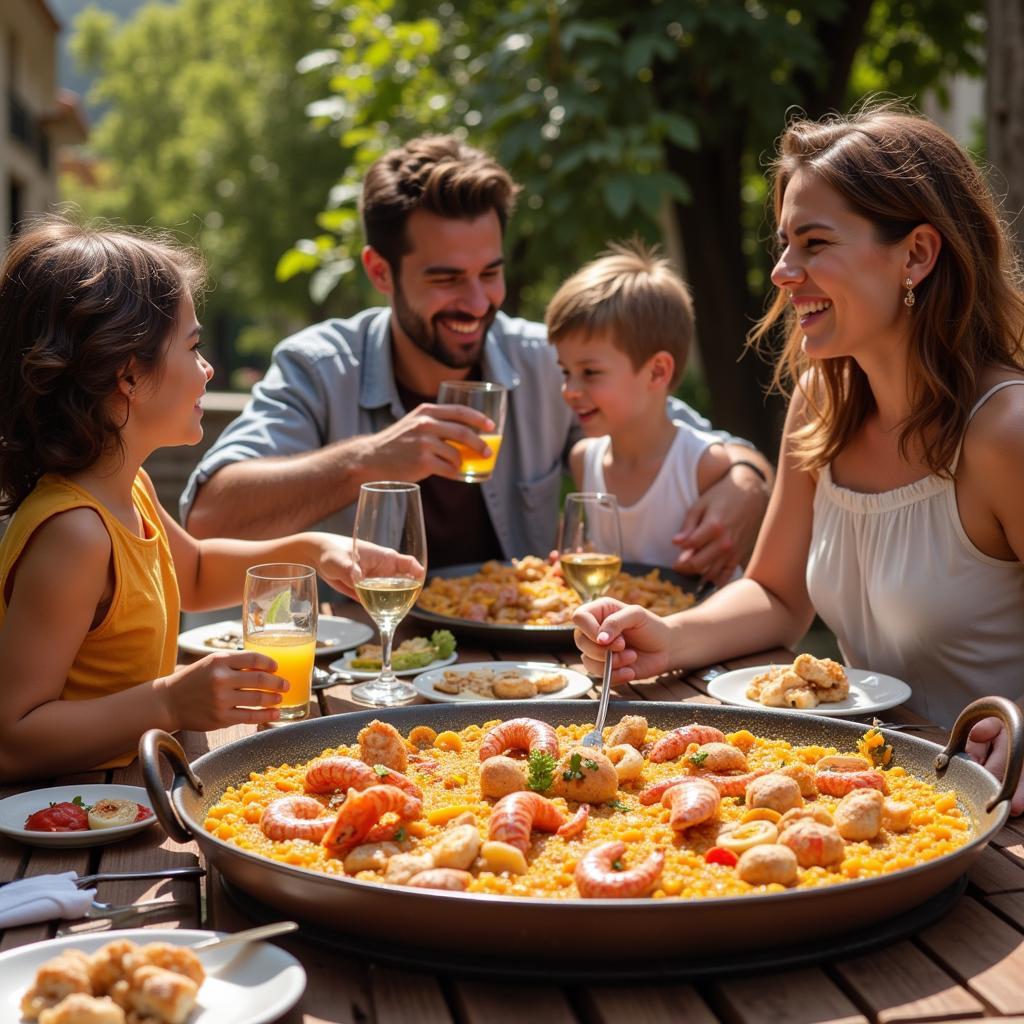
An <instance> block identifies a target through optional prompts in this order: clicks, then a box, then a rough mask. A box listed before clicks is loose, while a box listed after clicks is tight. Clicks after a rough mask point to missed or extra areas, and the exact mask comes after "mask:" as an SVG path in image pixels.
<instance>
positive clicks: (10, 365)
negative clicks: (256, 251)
mask: <svg viewBox="0 0 1024 1024" xmlns="http://www.w3.org/2000/svg"><path fill="white" fill-rule="evenodd" d="M203 274H204V271H203V264H202V261H201V259H200V257H199V256H198V255H197V254H196V253H194V252H192V251H191V250H188V249H185V248H183V247H181V246H179V245H177V244H176V243H174V242H173V241H171V240H170V239H168V238H165V237H162V236H150V235H145V236H143V235H137V234H134V233H132V232H129V231H126V230H123V229H106V228H88V227H81V226H78V225H76V224H73V223H71V222H70V221H68V220H66V219H64V218H56V217H51V218H45V219H43V220H40V221H38V222H36V224H35V225H34V226H31V227H29V228H28V229H27V230H25V231H24V232H23V233H22V234H20V235H18V236H17V237H16V238H14V239H13V240H12V242H11V246H10V249H9V250H8V252H7V256H6V258H5V260H4V263H3V267H2V269H0V515H8V514H10V513H12V512H13V511H14V510H15V509H17V507H18V506H19V505H20V504H21V503H22V501H24V500H25V498H26V497H27V496H28V494H29V492H30V491H31V490H32V488H33V487H34V486H35V484H36V482H37V481H38V480H39V478H40V477H41V476H42V475H43V474H44V473H74V472H78V471H81V470H83V469H86V468H88V467H89V466H91V465H93V464H94V463H95V462H96V461H97V460H98V459H99V458H100V457H101V456H103V455H106V454H107V453H109V452H111V451H113V450H116V449H117V448H119V447H120V445H121V434H120V431H121V428H122V427H123V425H124V415H123V411H122V410H121V409H120V408H119V406H118V403H116V402H112V401H111V397H112V396H113V395H114V394H115V393H116V391H117V389H118V384H119V381H120V380H121V379H122V377H123V376H124V375H125V372H126V370H128V368H129V366H132V367H133V368H134V371H135V372H137V373H138V374H139V375H140V377H143V378H145V377H147V376H151V375H155V374H159V372H160V369H161V367H162V365H163V357H164V352H165V342H166V341H167V340H168V337H169V335H170V333H171V331H172V330H173V328H174V325H175V323H176V322H177V318H178V316H179V314H180V307H181V303H182V300H183V299H184V297H185V296H186V295H187V294H190V293H194V292H195V290H196V289H198V288H199V287H200V285H201V283H202V280H203Z"/></svg>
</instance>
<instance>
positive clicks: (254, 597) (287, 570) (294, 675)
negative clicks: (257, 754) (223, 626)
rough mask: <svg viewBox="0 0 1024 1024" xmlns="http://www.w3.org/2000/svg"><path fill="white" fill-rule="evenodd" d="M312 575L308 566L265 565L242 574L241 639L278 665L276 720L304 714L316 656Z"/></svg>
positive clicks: (313, 582)
mask: <svg viewBox="0 0 1024 1024" xmlns="http://www.w3.org/2000/svg"><path fill="white" fill-rule="evenodd" d="M316 619H317V595H316V571H315V570H314V569H312V568H310V566H308V565H298V564H295V563H292V562H269V563H267V564H266V565H254V566H253V567H252V568H251V569H247V570H246V573H245V591H244V593H243V596H242V641H243V644H244V646H245V649H246V650H247V651H259V653H260V654H265V655H266V656H267V657H268V658H273V659H274V661H276V662H277V671H276V672H275V673H274V674H275V675H278V676H280V677H281V678H282V679H286V680H287V681H288V689H287V691H285V693H284V694H283V695H282V698H281V703H280V705H278V708H279V710H280V712H281V717H280V721H281V722H294V721H297V720H298V719H300V718H305V717H306V715H307V714H308V713H309V696H310V680H311V679H312V677H313V657H314V655H315V654H316Z"/></svg>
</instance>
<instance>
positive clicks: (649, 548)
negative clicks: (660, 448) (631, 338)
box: [581, 420, 721, 568]
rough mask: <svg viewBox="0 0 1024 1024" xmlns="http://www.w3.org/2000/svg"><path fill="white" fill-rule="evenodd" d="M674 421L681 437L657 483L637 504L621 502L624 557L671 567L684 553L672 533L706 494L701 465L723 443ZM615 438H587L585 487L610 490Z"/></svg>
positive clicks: (664, 464) (676, 531)
mask: <svg viewBox="0 0 1024 1024" xmlns="http://www.w3.org/2000/svg"><path fill="white" fill-rule="evenodd" d="M674 423H675V428H676V436H675V438H674V439H673V441H672V446H671V447H670V448H669V450H668V452H666V454H665V460H664V462H662V464H661V468H660V469H659V470H658V475H657V476H656V477H655V478H654V482H653V483H652V484H651V486H650V487H648V488H647V490H646V491H644V493H643V495H642V496H641V497H640V499H639V501H637V502H636V503H635V504H633V505H622V504H621V503H620V504H619V522H620V523H621V524H622V558H623V561H626V562H643V563H645V564H647V565H660V566H664V567H665V568H671V566H672V565H674V564H675V560H676V559H677V558H678V557H679V553H680V550H681V549H680V548H679V547H677V546H676V545H675V544H673V543H672V538H673V537H674V536H675V535H676V534H677V533H678V532H679V531H680V530H681V529H682V526H683V518H684V517H685V516H686V513H687V511H688V510H689V508H690V506H691V505H692V504H693V503H694V502H695V501H696V500H697V499H698V498H699V497H700V489H699V488H698V486H697V464H698V463H699V462H700V459H701V456H702V455H703V454H704V452H706V451H707V449H708V447H709V446H710V445H713V444H719V443H721V439H720V438H717V437H715V436H713V435H712V434H706V433H704V432H703V431H702V430H696V429H695V428H694V427H691V426H689V425H687V424H685V423H680V422H679V421H678V420H675V421H674ZM611 441H612V439H611V437H609V436H608V435H607V434H606V435H605V436H604V437H592V438H588V439H587V446H586V448H585V449H584V451H583V484H582V487H581V490H584V491H604V492H606V493H608V487H607V486H606V485H605V482H604V458H605V455H606V454H607V452H608V449H609V446H610V445H611Z"/></svg>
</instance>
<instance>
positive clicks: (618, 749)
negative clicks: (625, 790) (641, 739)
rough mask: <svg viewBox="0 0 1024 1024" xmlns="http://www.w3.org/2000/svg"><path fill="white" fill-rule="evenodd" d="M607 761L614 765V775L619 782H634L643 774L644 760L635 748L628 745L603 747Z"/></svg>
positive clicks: (620, 744)
mask: <svg viewBox="0 0 1024 1024" xmlns="http://www.w3.org/2000/svg"><path fill="white" fill-rule="evenodd" d="M604 752H605V753H606V754H607V755H608V760H609V761H611V763H612V764H613V765H615V774H616V775H617V776H618V778H619V782H636V780H637V779H639V778H640V776H641V775H642V774H643V771H644V759H643V755H641V753H640V751H639V750H637V749H636V747H634V746H632V745H630V744H628V743H619V744H617V745H616V746H614V747H605V748H604Z"/></svg>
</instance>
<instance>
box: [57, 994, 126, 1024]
mask: <svg viewBox="0 0 1024 1024" xmlns="http://www.w3.org/2000/svg"><path fill="white" fill-rule="evenodd" d="M39 1024H125V1016H124V1010H122V1009H121V1007H120V1006H118V1005H117V1003H115V1002H114V1001H113V1000H111V999H108V998H107V997H106V996H102V997H99V998H97V997H96V996H87V995H85V994H84V993H82V992H76V993H74V994H73V995H70V996H65V997H64V998H63V999H62V1000H61V1001H60V1002H59V1003H58V1004H57V1005H56V1006H51V1007H49V1008H48V1009H46V1010H43V1012H42V1013H40V1014H39Z"/></svg>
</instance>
